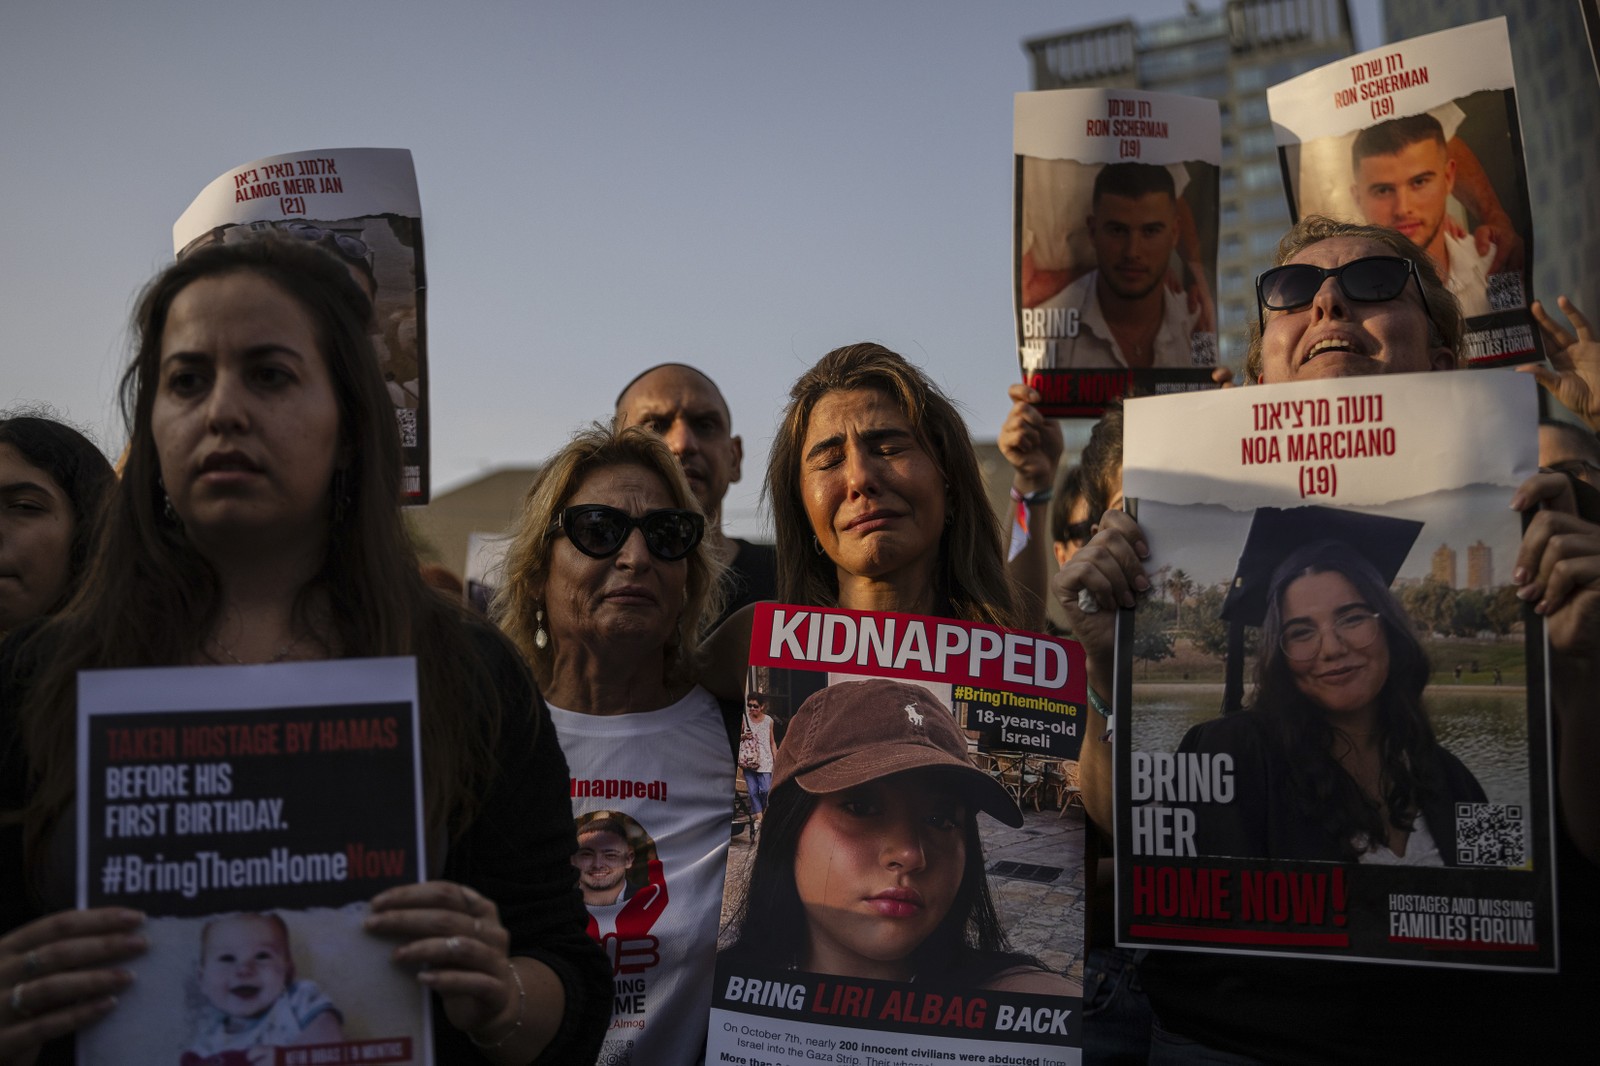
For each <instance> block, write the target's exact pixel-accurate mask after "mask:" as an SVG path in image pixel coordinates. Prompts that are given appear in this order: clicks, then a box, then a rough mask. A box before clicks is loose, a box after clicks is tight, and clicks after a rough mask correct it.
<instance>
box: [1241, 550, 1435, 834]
mask: <svg viewBox="0 0 1600 1066" xmlns="http://www.w3.org/2000/svg"><path fill="white" fill-rule="evenodd" d="M1328 573H1333V574H1339V575H1340V576H1342V577H1343V578H1345V580H1347V581H1349V582H1350V584H1351V585H1353V586H1355V589H1356V591H1357V592H1358V593H1360V595H1361V598H1362V600H1364V601H1365V602H1366V604H1367V605H1368V606H1369V607H1371V608H1372V609H1373V610H1374V611H1375V612H1377V614H1378V616H1379V618H1380V620H1381V621H1380V624H1381V626H1382V629H1383V638H1384V640H1386V641H1387V642H1388V648H1389V674H1388V677H1386V678H1385V679H1384V682H1383V687H1382V689H1380V690H1379V693H1378V723H1377V724H1378V752H1379V760H1380V763H1381V766H1382V769H1381V771H1380V777H1379V782H1378V787H1379V790H1380V792H1381V794H1382V797H1383V807H1384V808H1386V809H1387V811H1388V818H1387V820H1385V818H1384V816H1383V813H1382V811H1381V810H1380V809H1379V807H1378V805H1377V804H1375V803H1373V802H1372V801H1371V800H1370V799H1368V798H1367V797H1366V795H1365V794H1364V793H1363V792H1362V791H1361V787H1360V786H1359V785H1358V784H1357V783H1356V781H1355V779H1354V778H1353V777H1351V776H1350V774H1349V773H1347V772H1346V771H1345V769H1344V767H1343V766H1341V765H1340V764H1339V761H1338V759H1336V758H1335V757H1334V755H1333V746H1334V742H1335V739H1336V736H1335V734H1336V730H1335V728H1334V726H1333V724H1332V723H1330V722H1329V721H1328V717H1327V714H1326V713H1325V711H1324V710H1323V708H1321V707H1319V706H1318V705H1317V704H1316V703H1315V702H1314V701H1312V700H1311V699H1309V698H1307V697H1306V696H1305V694H1304V693H1302V692H1301V691H1300V689H1299V687H1298V686H1297V685H1296V684H1295V680H1294V673H1293V671H1292V670H1291V669H1290V666H1289V660H1288V656H1286V655H1285V654H1284V653H1283V649H1282V647H1281V645H1280V640H1281V638H1282V636H1283V598H1284V595H1285V594H1286V593H1287V592H1288V589H1289V586H1290V585H1291V584H1293V583H1294V582H1295V581H1296V580H1298V579H1300V578H1302V577H1307V576H1310V575H1312V574H1328ZM1267 597H1268V598H1267V614H1266V619H1265V621H1264V622H1263V623H1262V641H1261V658H1260V660H1259V662H1258V664H1257V668H1256V689H1255V696H1254V699H1253V701H1252V703H1251V705H1250V707H1249V710H1250V711H1252V712H1254V713H1256V714H1260V715H1263V716H1264V717H1265V719H1266V721H1267V723H1268V727H1269V732H1270V734H1271V735H1272V736H1273V737H1274V738H1275V739H1276V741H1277V742H1278V743H1279V744H1280V745H1281V746H1282V748H1283V751H1284V753H1285V755H1286V756H1287V765H1288V766H1289V781H1290V786H1291V788H1292V790H1293V802H1294V803H1295V805H1296V806H1297V807H1298V808H1299V809H1300V810H1301V812H1302V813H1304V814H1305V815H1306V816H1307V817H1308V818H1309V819H1310V820H1311V821H1312V822H1313V823H1314V824H1316V825H1319V826H1320V827H1321V828H1322V829H1323V831H1324V832H1325V833H1326V834H1327V835H1328V838H1329V839H1330V840H1331V841H1333V842H1334V843H1335V844H1336V845H1337V846H1338V848H1339V850H1340V852H1341V853H1342V854H1343V855H1344V857H1345V859H1346V860H1347V861H1355V860H1356V859H1358V858H1359V857H1360V855H1361V853H1362V849H1361V848H1359V847H1358V846H1357V843H1356V841H1357V840H1358V839H1360V838H1362V837H1365V838H1366V839H1368V840H1371V841H1385V840H1387V839H1388V836H1389V829H1390V827H1393V828H1395V829H1400V830H1403V831H1407V832H1409V831H1410V830H1411V829H1412V827H1413V825H1414V822H1415V819H1416V816H1417V813H1418V812H1419V811H1421V809H1422V801H1423V797H1424V796H1425V795H1427V794H1428V793H1429V792H1431V791H1433V790H1435V789H1437V788H1438V787H1440V782H1438V781H1435V780H1433V779H1432V778H1431V776H1430V775H1429V771H1428V768H1430V767H1433V766H1434V765H1435V764H1436V762H1437V760H1435V759H1432V758H1428V757H1427V753H1428V752H1430V751H1431V749H1434V748H1436V747H1438V741H1437V740H1436V739H1435V738H1434V734H1433V727H1432V726H1431V725H1429V723H1428V716H1427V713H1426V712H1425V711H1424V710H1423V706H1422V691H1423V689H1424V688H1425V687H1426V686H1427V684H1428V672H1429V664H1428V655H1427V652H1425V651H1423V649H1422V645H1421V643H1420V642H1419V641H1418V640H1417V638H1416V635H1415V633H1413V632H1412V627H1411V622H1410V620H1409V619H1408V618H1407V617H1406V614H1405V612H1404V611H1403V610H1402V609H1401V607H1400V604H1399V602H1398V601H1396V600H1395V598H1394V595H1393V594H1392V593H1391V592H1390V591H1389V585H1388V582H1386V581H1384V580H1383V577H1382V576H1381V575H1380V574H1379V573H1378V570H1377V568H1376V567H1375V566H1373V565H1372V563H1371V562H1369V561H1368V560H1367V558H1366V556H1364V555H1362V554H1361V553H1360V552H1358V551H1356V549H1354V548H1353V547H1351V546H1350V545H1349V544H1347V543H1345V542H1344V541H1339V540H1320V541H1315V542H1313V543H1310V544H1306V545H1304V546H1302V547H1300V548H1298V549H1296V550H1295V551H1294V552H1293V553H1291V554H1290V555H1289V557H1288V558H1287V559H1285V560H1284V561H1283V562H1282V563H1281V564H1279V566H1278V568H1277V569H1276V570H1275V571H1273V574H1272V582H1271V584H1270V585H1269V587H1268V593H1267Z"/></svg>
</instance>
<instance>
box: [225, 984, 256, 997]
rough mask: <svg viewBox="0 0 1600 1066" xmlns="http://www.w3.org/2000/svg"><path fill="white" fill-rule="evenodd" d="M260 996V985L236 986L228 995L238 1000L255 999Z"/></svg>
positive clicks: (229, 990)
mask: <svg viewBox="0 0 1600 1066" xmlns="http://www.w3.org/2000/svg"><path fill="white" fill-rule="evenodd" d="M260 994H261V986H260V985H235V986H234V987H232V988H230V989H228V995H230V996H233V997H234V998H236V999H255V998H256V997H257V996H259V995H260Z"/></svg>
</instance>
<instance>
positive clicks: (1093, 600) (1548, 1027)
mask: <svg viewBox="0 0 1600 1066" xmlns="http://www.w3.org/2000/svg"><path fill="white" fill-rule="evenodd" d="M1397 260H1398V261H1399V262H1400V268H1399V269H1400V271H1403V276H1402V275H1401V274H1399V273H1393V272H1391V266H1390V264H1392V263H1394V262H1395V261H1397ZM1275 267H1276V269H1275V270H1273V271H1269V272H1268V273H1267V274H1266V275H1263V277H1262V278H1261V279H1260V281H1259V285H1258V295H1259V296H1260V303H1261V313H1262V328H1261V329H1260V331H1259V332H1258V333H1257V335H1256V336H1255V337H1254V338H1253V340H1252V344H1251V349H1250V354H1249V363H1248V371H1247V374H1248V376H1249V377H1250V379H1251V380H1254V381H1260V382H1263V383H1266V384H1274V383H1280V382H1291V381H1307V380H1314V379H1317V378H1322V377H1352V376H1364V375H1379V374H1389V373H1407V372H1419V371H1429V370H1435V371H1447V370H1452V369H1455V368H1456V367H1457V366H1458V365H1460V361H1459V359H1458V353H1459V345H1460V343H1461V337H1462V320H1461V317H1460V312H1459V309H1458V306H1457V304H1456V301H1455V298H1454V297H1453V296H1451V295H1450V293H1449V292H1448V290H1445V289H1444V287H1443V286H1442V284H1441V282H1440V278H1439V275H1438V272H1437V270H1435V268H1434V266H1433V264H1432V262H1431V261H1430V260H1429V259H1428V256H1427V254H1426V253H1425V252H1424V251H1423V250H1422V249H1420V248H1418V247H1417V246H1416V245H1415V244H1413V243H1412V242H1410V241H1408V240H1407V239H1405V238H1404V237H1403V236H1401V235H1400V234H1398V233H1396V232H1395V231H1393V230H1388V229H1382V228H1379V227H1372V226H1362V225H1356V224H1351V223H1339V222H1333V221H1330V220H1329V219H1326V218H1321V217H1311V218H1306V219H1302V220H1301V222H1300V223H1299V224H1297V225H1296V226H1295V227H1294V229H1292V230H1291V231H1290V232H1289V234H1288V235H1287V236H1286V237H1285V238H1284V240H1283V241H1282V242H1281V243H1280V246H1279V252H1278V256H1277V258H1276V261H1275ZM1529 432H1532V427H1531V426H1530V427H1529ZM1509 502H1510V504H1511V506H1512V507H1513V508H1515V509H1517V510H1523V511H1536V512H1537V513H1536V514H1534V516H1533V517H1532V519H1531V521H1530V523H1529V525H1528V528H1527V531H1526V533H1525V534H1524V536H1523V539H1522V543H1521V549H1520V553H1519V554H1518V556H1517V557H1516V559H1515V561H1514V569H1513V579H1514V584H1515V586H1516V595H1517V597H1518V598H1519V599H1520V600H1522V601H1523V602H1525V603H1527V604H1530V605H1532V609H1533V610H1534V611H1535V612H1536V613H1537V614H1539V615H1540V616H1542V618H1543V619H1544V627H1545V632H1546V634H1547V636H1548V639H1549V643H1550V648H1551V652H1552V654H1551V657H1550V667H1551V669H1550V683H1551V690H1550V692H1551V705H1552V708H1553V711H1554V717H1555V719H1556V725H1557V738H1558V744H1557V752H1556V761H1555V764H1554V765H1555V766H1556V774H1555V776H1556V794H1557V797H1558V799H1559V808H1558V809H1559V812H1560V814H1561V816H1562V817H1561V826H1560V829H1559V832H1558V834H1557V844H1556V852H1557V863H1556V872H1557V875H1558V879H1559V885H1558V889H1557V894H1558V898H1559V899H1560V900H1561V901H1563V902H1564V903H1565V904H1566V905H1564V906H1562V907H1561V919H1562V926H1561V930H1560V950H1561V960H1562V961H1561V965H1562V973H1561V974H1560V975H1559V976H1554V975H1549V974H1515V975H1497V974H1492V973H1485V972H1481V971H1466V970H1459V971H1457V970H1430V971H1429V972H1428V974H1427V978H1426V980H1418V979H1417V978H1416V977H1415V975H1414V971H1410V970H1408V969H1405V968H1401V967H1395V966H1385V965H1375V964H1370V963H1361V962H1340V963H1338V964H1331V963H1329V962H1326V961H1307V960H1298V959H1287V958H1255V957H1249V956H1229V955H1212V954H1204V953H1198V952H1192V951H1168V950H1152V951H1151V952H1150V954H1149V957H1148V959H1147V960H1146V962H1145V964H1144V965H1143V966H1142V967H1141V977H1142V980H1143V982H1144V986H1145V988H1146V989H1147V991H1148V992H1149V994H1150V999H1151V1003H1152V1005H1153V1007H1154V1009H1155V1014H1156V1017H1157V1019H1158V1023H1157V1027H1156V1029H1155V1031H1154V1032H1153V1035H1152V1051H1151V1059H1150V1061H1151V1062H1161V1063H1188V1062H1200V1061H1207V1062H1216V1061H1227V1062H1233V1063H1243V1064H1249V1063H1260V1062H1282V1063H1307V1064H1309V1063H1324V1062H1329V1061H1344V1060H1354V1059H1357V1058H1363V1057H1366V1058H1378V1059H1381V1060H1383V1061H1402V1060H1416V1061H1464V1062H1465V1061H1474V1062H1476V1061H1486V1056H1490V1057H1493V1060H1494V1061H1501V1060H1504V1061H1527V1060H1538V1061H1565V1060H1566V1059H1567V1057H1568V1056H1567V1055H1566V1051H1567V1050H1568V1049H1567V1048H1566V1047H1565V1046H1564V1045H1565V1041H1566V1040H1567V1039H1568V1037H1569V1035H1570V1030H1569V1029H1566V1028H1565V1027H1566V1026H1568V1025H1569V1024H1570V1018H1571V1017H1575V1016H1578V1015H1577V1014H1576V1012H1577V1011H1578V1010H1581V1009H1586V1007H1587V1005H1586V1003H1584V1002H1580V999H1579V995H1580V993H1581V992H1582V991H1583V990H1585V989H1586V988H1587V987H1588V985H1587V984H1586V983H1585V982H1586V981H1587V980H1592V979H1593V975H1594V974H1595V973H1596V972H1597V967H1600V963H1597V960H1596V957H1595V945H1596V944H1597V943H1600V938H1596V937H1595V936H1594V934H1593V916H1592V914H1590V913H1588V911H1587V909H1586V908H1585V907H1584V906H1583V903H1584V901H1586V900H1588V899H1592V898H1594V892H1595V891H1596V885H1597V882H1600V870H1597V867H1596V865H1595V863H1596V860H1597V858H1600V791H1597V789H1596V784H1595V778H1594V775H1593V774H1592V773H1588V772H1587V770H1586V768H1587V767H1589V766H1592V765H1593V764H1594V762H1595V760H1596V759H1600V749H1597V744H1596V734H1595V732H1594V730H1593V729H1592V725H1593V722H1592V719H1593V714H1592V712H1593V709H1594V707H1593V691H1594V689H1593V685H1594V680H1593V662H1594V656H1595V655H1596V653H1597V651H1600V565H1597V562H1600V528H1597V527H1596V526H1595V525H1594V524H1593V523H1590V522H1587V521H1584V520H1583V519H1581V518H1580V517H1578V515H1577V513H1576V506H1575V502H1574V498H1573V494H1572V492H1571V489H1570V487H1569V486H1568V484H1567V481H1566V479H1565V478H1564V477H1562V476H1560V475H1552V474H1541V475H1538V476H1536V477H1534V478H1532V479H1530V480H1529V481H1527V482H1525V483H1524V484H1523V485H1522V486H1521V487H1520V488H1519V489H1518V490H1517V491H1516V492H1515V493H1514V494H1513V495H1512V497H1511V499H1510V501H1509ZM1149 556H1150V546H1149V545H1148V544H1147V542H1146V538H1145V533H1144V531H1143V530H1142V529H1141V528H1140V526H1139V525H1138V523H1136V522H1135V521H1134V520H1133V519H1132V518H1131V517H1129V516H1128V515H1127V514H1124V513H1122V512H1117V511H1111V512H1107V514H1106V515H1105V516H1104V518H1103V519H1102V522H1101V525H1100V529H1099V531H1098V532H1097V533H1096V534H1095V536H1094V538H1093V539H1092V540H1091V541H1090V542H1089V544H1088V545H1086V546H1085V547H1084V549H1083V550H1081V551H1080V552H1078V554H1077V555H1075V556H1074V557H1073V559H1072V561H1071V562H1070V563H1069V564H1068V565H1067V566H1066V567H1064V568H1063V569H1062V570H1061V571H1060V573H1059V574H1058V575H1057V576H1056V578H1055V579H1054V582H1053V587H1054V589H1055V591H1056V593H1057V598H1058V600H1059V602H1060V603H1061V605H1062V608H1063V610H1064V611H1065V613H1066V614H1067V616H1068V619H1069V624H1070V628H1071V630H1072V632H1073V635H1074V636H1076V637H1077V638H1078V639H1079V640H1081V641H1082V642H1083V644H1084V648H1085V651H1086V653H1087V655H1088V665H1089V683H1090V685H1091V686H1092V687H1093V688H1094V689H1095V690H1098V691H1099V692H1100V693H1106V692H1109V691H1111V687H1112V679H1113V676H1114V675H1113V664H1112V650H1113V631H1114V628H1115V623H1116V617H1117V614H1118V611H1117V608H1119V607H1121V608H1132V607H1133V606H1134V605H1135V603H1136V599H1137V597H1138V596H1139V595H1140V594H1142V593H1144V592H1146V591H1148V590H1149V589H1150V588H1151V583H1150V577H1149V575H1148V574H1147V573H1146V571H1145V565H1144V562H1143V560H1145V559H1148V558H1149ZM1352 624H1353V623H1352ZM1324 639H1327V638H1326V637H1324ZM1370 646H1371V645H1369V647H1370ZM1105 735H1106V728H1105V727H1104V726H1103V724H1102V723H1099V722H1092V723H1091V728H1090V730H1089V733H1088V736H1087V737H1086V738H1085V741H1084V746H1083V752H1084V755H1083V761H1082V766H1083V776H1082V779H1081V780H1082V782H1083V786H1084V791H1085V798H1086V806H1087V809H1088V810H1089V812H1090V813H1091V815H1092V816H1093V817H1095V819H1096V820H1097V821H1099V822H1100V823H1101V824H1102V825H1110V824H1111V807H1112V802H1111V759H1110V754H1111V753H1110V745H1108V744H1105V743H1101V742H1100V741H1101V740H1102V738H1103V737H1104V736H1105ZM1402 805H1404V804H1402ZM1385 835H1386V836H1387V835H1388V834H1387V831H1386V830H1385ZM1395 843H1398V841H1395ZM1120 874H1121V871H1119V875H1120ZM1376 1002H1388V1003H1404V1004H1406V1009H1405V1010H1402V1011H1387V1012H1385V1011H1378V1012H1372V1011H1367V1012H1365V1013H1364V1014H1362V1019H1361V1021H1360V1022H1359V1023H1353V1022H1352V1020H1351V1019H1352V1018H1353V1017H1355V1016H1356V1014H1358V1013H1361V1005H1362V1004H1370V1003H1376ZM1473 1002H1481V1003H1494V1004H1495V1011H1496V1017H1495V1019H1493V1020H1492V1021H1491V1022H1490V1023H1489V1024H1486V1025H1482V1026H1468V1027H1462V1026H1460V1025H1458V1024H1457V1019H1458V1018H1459V1009H1460V1006H1461V1004H1463V1003H1473Z"/></svg>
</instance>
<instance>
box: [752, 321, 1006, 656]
mask: <svg viewBox="0 0 1600 1066" xmlns="http://www.w3.org/2000/svg"><path fill="white" fill-rule="evenodd" d="M854 389H875V390H877V391H878V392H881V393H883V394H884V395H885V396H888V397H889V398H890V399H892V400H893V401H894V403H895V404H896V406H898V407H899V408H900V411H901V413H902V414H904V415H905V416H906V419H907V420H908V421H909V422H910V423H911V426H912V430H913V431H914V432H915V433H916V436H917V442H918V443H919V444H921V445H922V447H923V449H924V450H925V451H927V453H928V455H929V456H930V457H932V459H933V462H934V465H935V466H937V467H938V469H939V473H940V474H941V475H942V476H943V478H944V482H945V484H946V485H947V486H948V489H947V492H948V495H949V500H950V502H949V510H948V514H949V516H950V518H951V522H950V524H949V525H948V526H947V527H946V528H945V531H944V535H943V536H942V537H941V538H940V541H939V564H938V567H937V569H936V580H937V582H938V588H937V589H935V593H936V595H937V596H938V597H939V598H940V599H941V600H943V601H944V602H946V603H948V605H949V610H950V612H951V616H952V617H955V618H961V619H964V620H966V621H969V622H986V623H989V624H991V625H1001V626H1015V625H1018V624H1019V623H1020V620H1019V619H1018V617H1017V608H1016V593H1015V591H1014V590H1013V587H1012V584H1011V578H1010V577H1009V575H1007V573H1006V567H1005V542H1004V540H1003V539H1002V538H1001V533H1000V521H999V519H998V518H996V517H995V514H994V511H993V509H992V508H990V506H989V503H988V495H987V494H986V492H985V490H984V486H983V475H982V474H981V473H980V472H979V470H978V457H977V455H976V453H974V452H973V450H972V441H971V439H970V438H969V437H968V436H967V425H966V423H965V422H964V421H962V419H961V414H960V412H958V411H957V410H956V408H955V404H953V403H951V402H950V400H949V398H948V397H946V396H945V394H944V393H943V392H941V391H939V387H938V386H937V385H935V384H934V383H933V382H932V381H931V380H930V379H929V378H928V376H927V375H926V374H924V373H923V372H922V371H921V370H919V369H917V368H916V367H914V366H912V365H911V364H910V363H908V362H906V360H905V359H904V358H903V357H902V356H900V355H897V354H895V353H894V352H891V351H890V350H889V349H887V348H885V347H884V346H883V345H881V344H871V343H866V344H852V345H849V346H847V347H844V348H835V349H834V350H833V351H831V352H829V353H828V354H827V355H825V356H823V357H822V358H821V359H820V360H818V361H817V365H816V366H813V367H812V368H811V369H810V370H808V371H806V372H805V373H804V374H802V375H801V376H800V380H799V381H796V382H795V383H794V388H792V389H790V390H789V407H788V409H787V410H785V411H784V413H783V422H782V424H781V425H780V426H779V427H778V435H777V438H776V439H775V440H774V441H773V442H772V452H771V454H770V457H769V459H768V461H767V488H766V491H767V496H768V500H769V502H770V503H771V505H772V523H773V526H774V527H775V529H776V532H777V540H778V598H779V599H780V600H783V601H784V602H785V603H805V604H813V605H817V606H833V605H836V604H837V603H838V602H839V574H838V570H837V569H836V568H835V566H834V563H833V560H832V559H830V558H828V557H827V556H826V555H821V554H818V553H817V552H815V551H813V550H812V543H811V538H812V533H813V530H812V528H811V520H810V518H809V517H808V516H807V515H806V509H805V503H804V501H803V500H802V498H801V495H800V467H801V463H802V461H803V459H804V456H803V454H802V453H803V452H804V450H805V440H806V430H807V427H808V426H809V424H810V422H811V412H812V411H813V410H815V409H816V406H817V403H818V401H820V400H821V399H822V397H824V396H826V395H827V394H828V393H830V392H835V391H850V390H854Z"/></svg>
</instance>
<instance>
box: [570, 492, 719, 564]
mask: <svg viewBox="0 0 1600 1066" xmlns="http://www.w3.org/2000/svg"><path fill="white" fill-rule="evenodd" d="M552 529H559V530H560V531H561V532H562V533H564V534H566V537H567V539H568V540H569V541H571V542H572V546H573V547H574V548H577V549H578V550H579V551H581V552H582V553H583V554H585V555H587V556H589V557H590V558H591V559H609V558H611V557H612V556H613V555H615V554H617V552H619V551H621V550H622V546H623V544H625V543H627V540H628V537H629V536H631V535H632V534H633V531H634V530H635V529H638V530H640V531H642V532H643V533H644V546H645V547H646V548H648V549H650V554H651V555H654V556H655V557H656V558H657V559H660V560H661V561H663V562H668V563H670V562H675V561H676V560H678V559H682V558H683V557H684V556H685V555H688V554H689V553H690V552H692V551H694V548H695V545H696V544H699V543H700V538H701V536H702V535H704V533H705V531H706V520H705V519H704V518H703V517H701V516H700V515H697V514H695V513H694V512H693V511H685V510H682V509H680V508H677V507H663V508H662V509H661V510H659V511H649V512H647V513H645V514H642V515H640V516H639V517H638V518H635V517H633V516H632V515H630V514H629V513H628V512H627V511H620V510H618V509H617V508H615V507H607V506H606V505H605V504H603V503H583V504H579V505H578V506H576V507H568V508H567V509H566V510H564V511H562V512H561V517H560V518H558V519H556V521H555V524H554V525H553V526H552Z"/></svg>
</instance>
